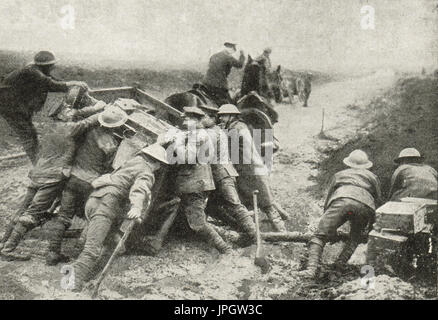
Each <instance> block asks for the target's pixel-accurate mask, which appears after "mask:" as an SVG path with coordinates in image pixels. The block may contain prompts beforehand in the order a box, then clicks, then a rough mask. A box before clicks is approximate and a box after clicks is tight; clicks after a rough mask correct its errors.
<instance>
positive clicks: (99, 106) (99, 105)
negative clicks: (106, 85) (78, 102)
mask: <svg viewBox="0 0 438 320" xmlns="http://www.w3.org/2000/svg"><path fill="white" fill-rule="evenodd" d="M105 106H106V103H105V102H103V101H97V102H96V104H94V105H93V106H89V107H84V108H82V109H74V117H75V119H80V118H86V117H89V116H92V115H93V114H96V113H99V112H101V111H103V109H105Z"/></svg>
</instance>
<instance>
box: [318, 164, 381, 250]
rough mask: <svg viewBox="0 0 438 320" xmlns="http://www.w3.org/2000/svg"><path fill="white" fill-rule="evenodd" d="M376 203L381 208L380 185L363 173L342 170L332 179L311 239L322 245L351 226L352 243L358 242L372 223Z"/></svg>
mask: <svg viewBox="0 0 438 320" xmlns="http://www.w3.org/2000/svg"><path fill="white" fill-rule="evenodd" d="M376 203H378V204H381V203H382V200H381V191H380V182H379V179H378V178H377V176H376V175H375V174H374V173H372V172H371V171H369V170H367V169H353V168H352V169H345V170H342V171H340V172H338V173H336V174H335V175H334V177H333V178H332V181H331V183H330V186H329V191H328V195H327V198H326V202H325V205H324V215H323V216H322V218H321V220H320V222H319V225H318V229H317V231H316V232H315V236H316V237H317V238H318V239H320V240H322V241H324V242H327V241H332V240H336V235H337V229H338V228H339V227H340V226H341V225H343V224H344V223H345V222H347V221H350V223H351V232H350V234H351V237H352V239H353V241H355V242H358V243H359V240H360V237H361V234H362V232H363V231H364V230H365V227H366V226H367V225H369V223H370V222H373V220H374V212H375V210H376Z"/></svg>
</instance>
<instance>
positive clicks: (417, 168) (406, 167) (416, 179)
mask: <svg viewBox="0 0 438 320" xmlns="http://www.w3.org/2000/svg"><path fill="white" fill-rule="evenodd" d="M423 160H424V158H423V157H422V156H421V155H420V153H419V152H418V150H417V149H414V148H406V149H403V150H402V151H401V152H400V154H399V156H398V157H397V158H396V159H394V162H395V163H397V164H398V168H397V169H396V170H395V171H394V174H393V175H392V178H391V188H390V191H389V198H390V200H391V201H400V199H402V198H405V197H414V198H427V199H437V177H438V176H437V172H436V170H435V169H434V168H432V167H430V166H428V165H426V164H423Z"/></svg>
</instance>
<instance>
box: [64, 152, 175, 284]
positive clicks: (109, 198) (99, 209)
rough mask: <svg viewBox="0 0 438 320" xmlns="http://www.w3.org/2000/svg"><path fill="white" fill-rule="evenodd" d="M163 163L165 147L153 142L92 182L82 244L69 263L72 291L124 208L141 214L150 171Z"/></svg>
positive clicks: (92, 263) (83, 279)
mask: <svg viewBox="0 0 438 320" xmlns="http://www.w3.org/2000/svg"><path fill="white" fill-rule="evenodd" d="M163 164H169V162H168V160H167V155H166V151H165V150H164V148H163V147H162V146H160V145H158V144H153V145H150V146H148V147H146V148H144V149H142V150H141V151H140V152H139V153H138V154H137V155H136V156H135V157H134V158H132V159H130V160H128V161H127V162H125V163H124V164H123V165H122V166H121V167H120V168H118V169H117V170H115V171H114V172H112V173H110V174H105V175H103V176H101V177H99V178H97V179H95V180H94V181H93V182H92V186H93V188H94V190H93V192H92V193H91V195H90V198H89V199H88V201H87V204H86V206H85V215H86V217H87V219H88V220H89V225H88V230H87V237H86V241H85V246H84V249H83V250H82V252H81V254H80V255H79V257H78V258H77V260H76V261H75V262H74V263H73V269H74V275H75V283H74V288H72V289H73V290H74V291H80V290H82V287H83V285H84V282H86V281H89V280H90V279H91V277H92V275H93V271H94V268H95V267H96V264H97V262H98V258H99V256H100V255H101V252H102V251H103V249H104V244H105V240H106V239H107V237H108V236H109V235H111V234H112V232H111V229H112V228H114V227H116V226H118V225H119V222H121V220H123V219H124V214H125V212H126V211H128V213H127V215H126V217H127V218H128V219H134V220H138V221H139V222H141V220H142V219H143V218H144V217H143V215H142V213H143V212H144V210H146V209H147V208H148V207H149V205H150V202H151V190H152V186H153V185H154V183H155V176H154V174H155V172H157V170H158V169H159V168H160V167H161V166H162V165H163ZM128 207H129V210H125V208H128Z"/></svg>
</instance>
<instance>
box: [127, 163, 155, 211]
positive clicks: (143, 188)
mask: <svg viewBox="0 0 438 320" xmlns="http://www.w3.org/2000/svg"><path fill="white" fill-rule="evenodd" d="M154 182H155V177H154V175H153V173H151V172H148V171H146V170H140V173H139V174H138V175H137V177H136V179H135V181H134V184H133V185H132V187H131V190H130V191H129V201H130V203H131V209H134V210H139V211H142V210H143V207H147V206H149V202H150V199H151V190H152V186H153V185H154Z"/></svg>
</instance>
